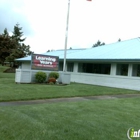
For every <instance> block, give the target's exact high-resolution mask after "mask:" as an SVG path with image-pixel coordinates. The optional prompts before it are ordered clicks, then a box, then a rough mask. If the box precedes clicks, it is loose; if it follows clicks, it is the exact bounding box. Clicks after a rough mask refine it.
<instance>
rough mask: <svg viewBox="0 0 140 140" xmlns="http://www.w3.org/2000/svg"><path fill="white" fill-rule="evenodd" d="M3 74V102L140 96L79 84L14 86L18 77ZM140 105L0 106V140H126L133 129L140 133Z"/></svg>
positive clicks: (120, 101)
mask: <svg viewBox="0 0 140 140" xmlns="http://www.w3.org/2000/svg"><path fill="white" fill-rule="evenodd" d="M3 69H4V68H3ZM2 71H3V70H2V69H1V67H0V101H11V100H29V99H45V98H56V97H57V98H58V97H71V96H90V95H109V94H134V93H135V94H136V93H137V94H138V93H140V92H138V91H133V90H125V89H117V88H108V87H101V86H93V85H84V84H76V83H72V84H70V85H68V86H48V85H38V84H15V82H14V77H15V75H14V74H8V73H2ZM139 101H140V98H138V97H137V98H129V99H128V98H126V99H125V98H124V99H108V100H88V101H80V102H59V103H51V104H45V103H44V104H38V105H22V106H0V139H1V140H127V139H128V138H127V135H126V134H127V130H128V129H129V128H130V127H133V128H134V129H135V130H136V131H138V130H139V129H140V122H139V116H140V115H139V110H140V103H139ZM134 139H135V140H137V139H139V138H134Z"/></svg>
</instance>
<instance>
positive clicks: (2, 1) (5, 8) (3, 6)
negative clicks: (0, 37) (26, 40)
mask: <svg viewBox="0 0 140 140" xmlns="http://www.w3.org/2000/svg"><path fill="white" fill-rule="evenodd" d="M23 5H24V0H0V33H2V32H3V30H4V29H5V28H7V29H8V32H12V31H13V28H14V25H15V24H16V23H19V24H20V27H22V31H23V33H24V35H25V36H28V35H32V33H33V30H32V28H31V25H30V23H29V21H28V19H27V18H26V16H25V15H24V14H22V13H20V12H16V11H15V10H14V9H15V8H20V7H22V6H23Z"/></svg>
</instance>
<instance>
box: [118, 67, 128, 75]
mask: <svg viewBox="0 0 140 140" xmlns="http://www.w3.org/2000/svg"><path fill="white" fill-rule="evenodd" d="M116 74H117V75H122V76H127V75H128V64H117V72H116Z"/></svg>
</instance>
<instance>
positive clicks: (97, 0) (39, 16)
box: [0, 0, 140, 53]
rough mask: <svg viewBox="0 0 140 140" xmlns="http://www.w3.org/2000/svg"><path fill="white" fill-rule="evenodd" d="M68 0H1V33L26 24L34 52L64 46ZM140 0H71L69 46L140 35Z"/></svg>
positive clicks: (125, 38)
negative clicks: (90, 0) (5, 29)
mask: <svg viewBox="0 0 140 140" xmlns="http://www.w3.org/2000/svg"><path fill="white" fill-rule="evenodd" d="M67 4H68V0H0V33H2V32H3V30H4V28H7V29H8V31H9V32H12V31H13V27H14V25H15V24H16V23H19V24H20V26H21V27H23V32H24V35H25V37H27V39H26V42H25V44H26V45H30V46H31V50H32V51H34V52H35V53H44V52H46V51H47V50H52V49H53V50H57V49H63V48H64V43H65V28H66V15H67ZM139 7H140V0H92V2H89V1H86V0H71V6H70V18H69V32H68V33H69V34H68V48H70V47H72V48H89V47H92V45H93V44H94V43H96V42H97V40H100V41H102V42H105V43H106V44H110V43H114V42H117V40H118V39H119V38H121V40H127V39H131V38H137V37H139V36H140V18H139V17H140V8H139Z"/></svg>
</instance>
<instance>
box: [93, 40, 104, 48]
mask: <svg viewBox="0 0 140 140" xmlns="http://www.w3.org/2000/svg"><path fill="white" fill-rule="evenodd" d="M102 45H105V43H104V42H102V43H101V41H100V40H98V41H97V43H95V44H93V46H92V47H98V46H102Z"/></svg>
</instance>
